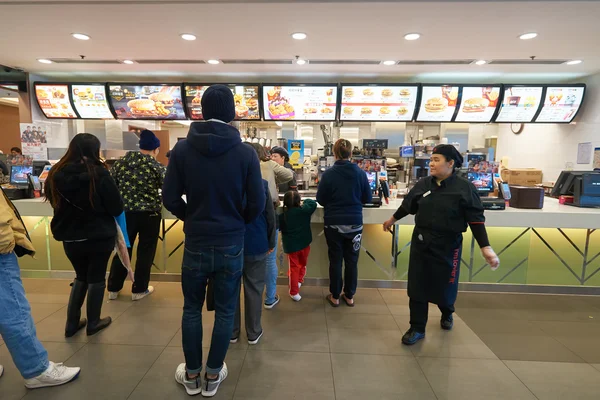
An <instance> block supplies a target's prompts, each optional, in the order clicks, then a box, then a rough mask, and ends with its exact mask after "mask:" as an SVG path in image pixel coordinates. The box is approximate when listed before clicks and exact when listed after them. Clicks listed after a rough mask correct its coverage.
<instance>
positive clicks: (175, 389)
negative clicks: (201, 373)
mask: <svg viewBox="0 0 600 400" xmlns="http://www.w3.org/2000/svg"><path fill="white" fill-rule="evenodd" d="M245 356H246V352H245V351H239V350H230V351H229V352H228V353H227V357H226V358H225V362H226V363H227V370H228V371H229V375H228V377H227V379H226V380H225V382H224V383H223V384H222V385H221V386H220V388H219V391H218V393H217V395H216V396H215V397H214V399H232V398H233V393H234V392H235V388H236V386H237V382H238V379H239V376H240V372H241V370H242V364H243V362H244V358H245ZM206 357H207V353H205V354H204V359H205V360H206ZM182 362H185V359H184V357H183V351H182V350H181V349H177V348H167V349H165V350H164V351H163V353H162V354H161V355H160V357H159V358H158V360H156V362H155V363H154V365H153V366H152V368H150V370H149V371H148V373H147V374H146V376H144V379H142V381H141V382H140V383H139V385H138V386H137V387H136V388H135V390H134V391H133V393H132V394H131V396H130V397H129V399H128V400H153V399H156V400H159V399H169V400H171V399H182V400H183V399H189V396H188V395H187V393H186V392H185V389H184V388H183V386H181V385H179V384H178V383H177V382H175V369H176V368H177V366H178V365H179V364H181V363H182ZM205 362H206V361H205Z"/></svg>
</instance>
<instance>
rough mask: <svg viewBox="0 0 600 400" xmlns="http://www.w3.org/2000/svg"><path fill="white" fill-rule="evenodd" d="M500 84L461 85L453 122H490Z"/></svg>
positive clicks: (495, 107)
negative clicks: (456, 111)
mask: <svg viewBox="0 0 600 400" xmlns="http://www.w3.org/2000/svg"><path fill="white" fill-rule="evenodd" d="M499 100H500V85H498V86H463V88H462V96H461V101H460V106H459V108H458V114H457V115H456V119H455V120H454V121H455V122H490V121H491V120H492V118H493V117H494V113H495V112H496V109H497V108H498V102H499Z"/></svg>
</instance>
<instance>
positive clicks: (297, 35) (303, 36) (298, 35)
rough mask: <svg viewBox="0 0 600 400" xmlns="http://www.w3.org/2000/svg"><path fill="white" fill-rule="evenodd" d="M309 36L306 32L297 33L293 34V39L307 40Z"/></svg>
mask: <svg viewBox="0 0 600 400" xmlns="http://www.w3.org/2000/svg"><path fill="white" fill-rule="evenodd" d="M306 37H307V35H306V33H304V32H295V33H292V38H293V39H296V40H304V39H306Z"/></svg>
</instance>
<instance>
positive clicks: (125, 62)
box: [123, 60, 133, 64]
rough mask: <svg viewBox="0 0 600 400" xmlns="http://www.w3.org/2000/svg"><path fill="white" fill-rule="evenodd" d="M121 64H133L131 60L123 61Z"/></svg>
mask: <svg viewBox="0 0 600 400" xmlns="http://www.w3.org/2000/svg"><path fill="white" fill-rule="evenodd" d="M123 64H133V61H131V60H123Z"/></svg>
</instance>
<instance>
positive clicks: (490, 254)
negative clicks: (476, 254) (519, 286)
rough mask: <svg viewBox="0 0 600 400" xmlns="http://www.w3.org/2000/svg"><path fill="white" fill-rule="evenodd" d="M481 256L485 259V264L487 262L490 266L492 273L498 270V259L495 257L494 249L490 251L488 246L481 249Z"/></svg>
mask: <svg viewBox="0 0 600 400" xmlns="http://www.w3.org/2000/svg"><path fill="white" fill-rule="evenodd" d="M481 255H482V256H483V258H485V262H487V263H488V264H489V265H490V267H491V268H492V271H495V270H497V269H498V267H499V266H500V259H499V258H498V256H497V255H496V252H495V251H494V249H492V248H491V247H490V246H487V247H484V248H482V249H481Z"/></svg>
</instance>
